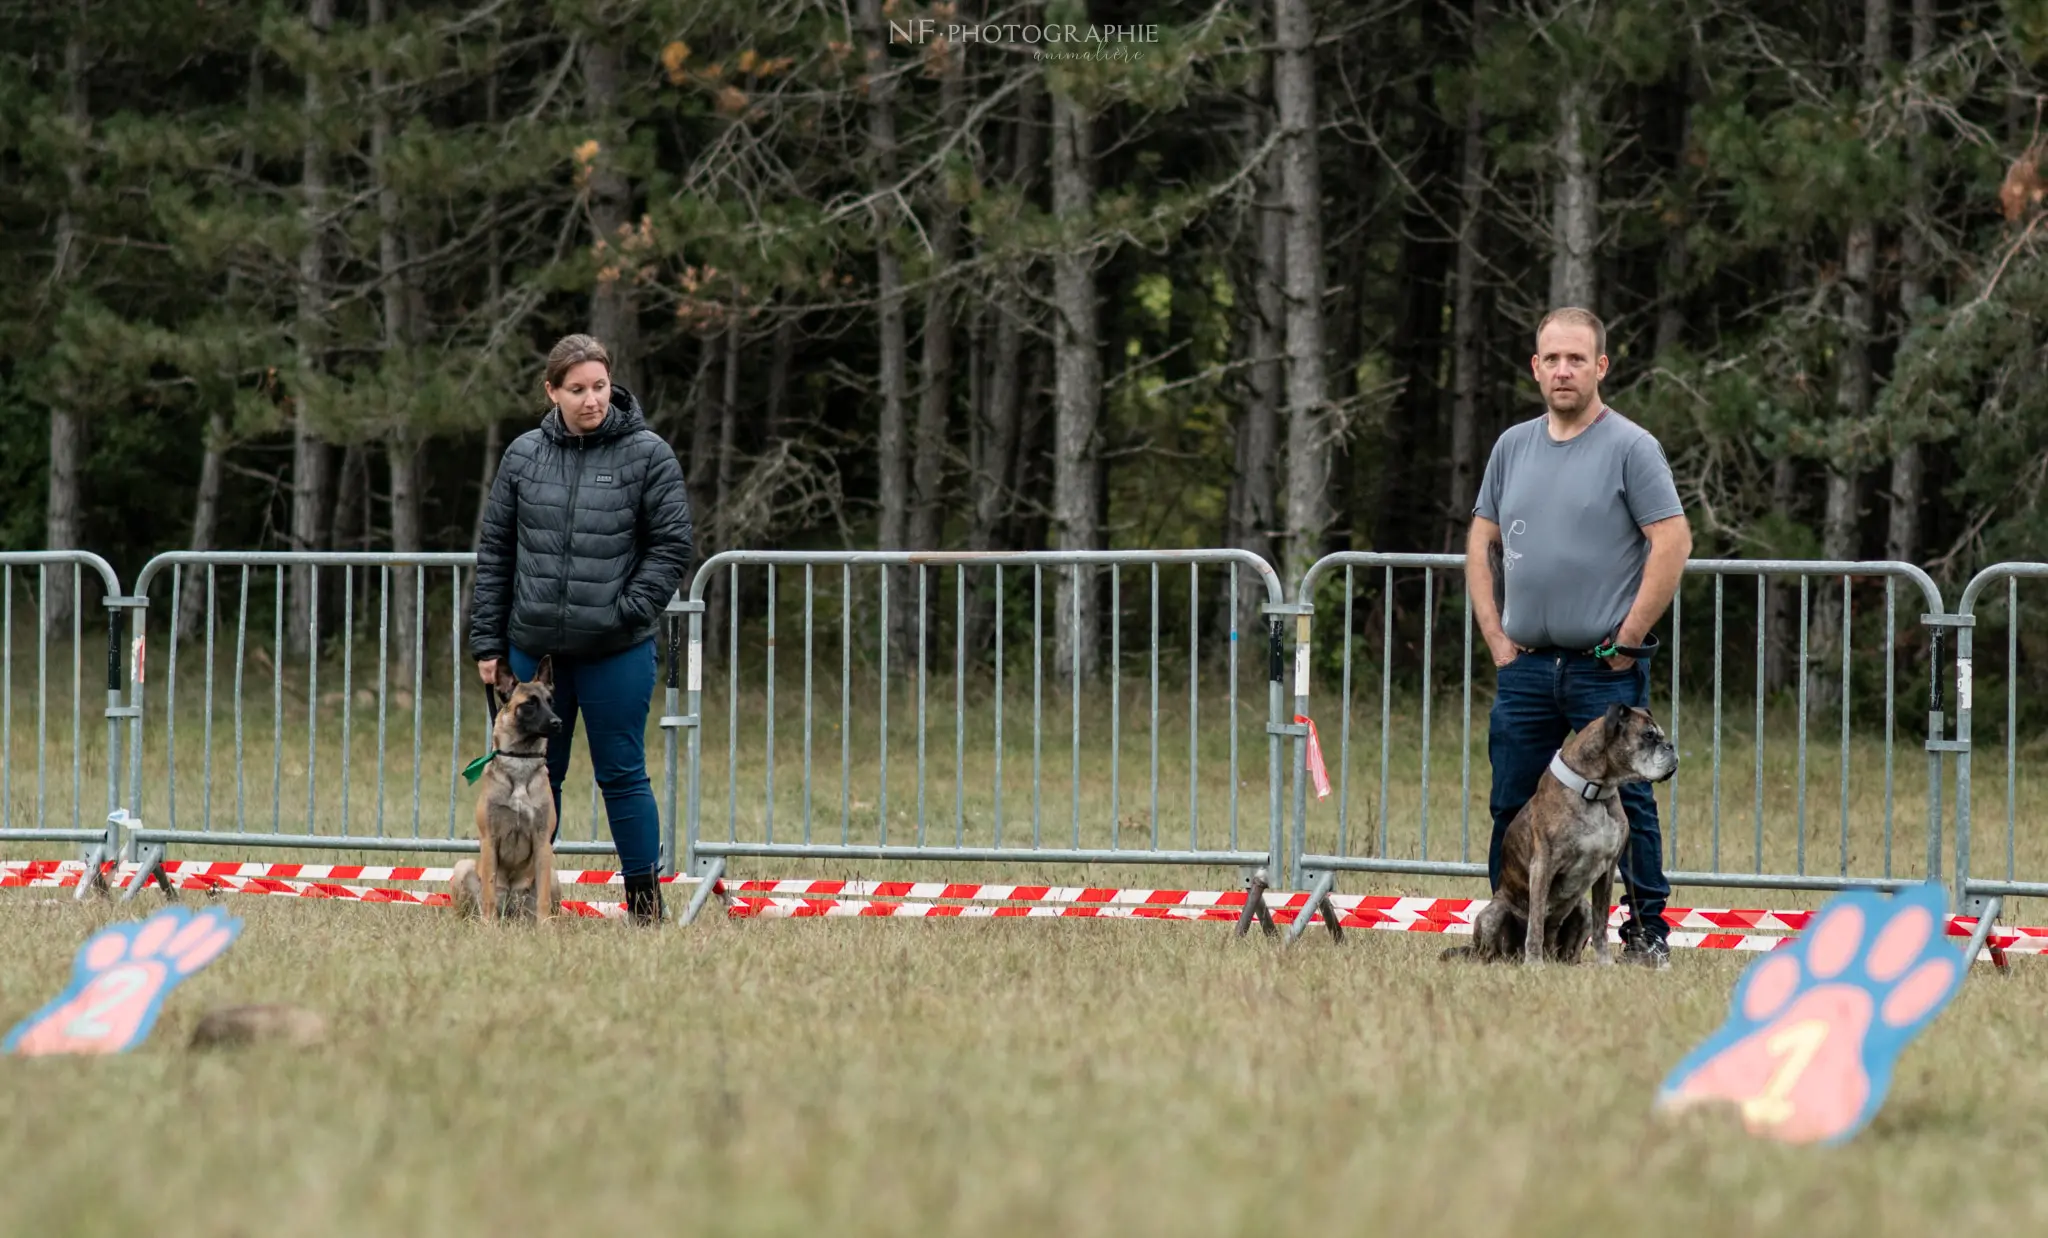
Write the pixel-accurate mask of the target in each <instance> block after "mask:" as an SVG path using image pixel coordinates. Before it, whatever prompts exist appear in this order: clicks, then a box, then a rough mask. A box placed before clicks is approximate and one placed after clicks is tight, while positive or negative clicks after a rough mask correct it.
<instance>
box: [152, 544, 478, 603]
mask: <svg viewBox="0 0 2048 1238" xmlns="http://www.w3.org/2000/svg"><path fill="white" fill-rule="evenodd" d="M187 563H190V564H195V565H199V566H210V567H475V566H476V556H475V555H474V554H472V553H470V552H469V551H466V550H461V551H456V550H422V551H409V552H404V553H399V552H387V551H378V550H334V551H326V550H167V551H165V552H164V553H162V554H160V555H156V556H154V557H153V558H151V559H150V561H149V562H147V563H145V564H143V565H142V571H141V573H140V574H139V575H137V576H136V578H135V593H136V596H138V597H140V596H143V595H145V594H147V593H148V592H149V585H150V582H151V581H152V580H154V579H156V577H157V575H158V574H159V573H160V572H162V571H163V570H164V569H165V568H167V567H171V566H174V565H179V564H187Z"/></svg>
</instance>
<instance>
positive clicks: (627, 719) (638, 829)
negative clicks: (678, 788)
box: [511, 640, 661, 877]
mask: <svg viewBox="0 0 2048 1238" xmlns="http://www.w3.org/2000/svg"><path fill="white" fill-rule="evenodd" d="M511 663H512V673H513V674H514V675H517V676H518V677H519V678H520V679H522V680H524V679H530V678H532V677H533V672H534V669H535V668H536V667H537V666H539V665H540V659H539V658H537V657H535V656H534V655H532V654H530V653H528V652H526V651H525V650H524V649H520V648H518V647H517V646H514V647H513V648H512V650H511ZM554 672H555V714H556V716H558V717H560V718H561V720H562V730H561V733H560V734H557V735H554V736H551V737H550V738H549V739H548V782H549V783H550V784H551V785H552V786H553V787H554V789H555V822H556V832H557V833H560V830H561V820H562V779H563V778H564V777H566V776H567V775H568V773H569V745H570V743H572V742H573V741H574V740H575V738H576V715H577V714H579V713H580V714H582V715H583V724H584V731H585V734H587V735H588V736H589V737H590V738H589V743H590V764H591V766H592V767H593V768H594V769H595V770H596V772H597V785H598V789H600V790H602V791H603V792H604V810H605V816H606V817H608V818H609V819H610V820H611V826H612V845H613V846H615V847H617V848H618V849H619V871H620V872H621V873H623V874H624V875H626V876H628V877H635V876H639V875H641V874H644V873H652V872H654V871H655V870H657V869H658V868H659V867H660V866H661V814H660V812H659V811H658V810H657V809H656V808H655V806H654V788H653V787H652V786H651V785H650V784H649V783H648V781H647V708H648V704H649V702H650V701H652V699H653V697H654V642H653V641H652V640H647V641H643V642H641V643H640V644H638V645H635V646H633V647H632V648H631V649H628V650H626V651H625V652H623V653H615V654H612V655H611V656H609V657H604V658H591V659H578V658H560V657H558V658H556V659H555V663H554Z"/></svg>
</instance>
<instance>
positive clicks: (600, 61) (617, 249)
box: [583, 34, 651, 412]
mask: <svg viewBox="0 0 2048 1238" xmlns="http://www.w3.org/2000/svg"><path fill="white" fill-rule="evenodd" d="M620 58H621V52H620V47H619V43H618V42H617V41H616V40H615V39H614V38H613V37H611V35H610V34H607V35H605V36H603V37H599V38H594V39H591V40H590V41H588V42H586V43H585V44H584V45H583V102H584V108H585V111H586V112H587V114H588V115H589V118H590V123H591V125H592V126H593V127H594V128H595V129H596V130H597V131H598V132H599V133H602V134H604V135H605V138H604V141H603V143H602V145H601V146H600V147H599V150H598V153H597V157H596V158H595V160H593V162H592V165H591V174H590V238H591V244H592V246H593V247H595V248H597V250H598V252H599V254H600V256H601V260H600V262H599V264H598V266H599V274H598V280H597V287H596V288H595V289H594V290H593V291H592V292H591V295H590V333H591V334H592V335H594V336H596V337H597V338H598V341H599V342H600V343H602V344H603V345H604V346H605V348H606V350H607V351H609V352H610V353H611V357H612V377H613V379H614V380H616V381H617V382H618V384H619V385H620V386H622V387H625V388H626V389H627V390H628V391H631V392H633V393H634V394H635V395H637V396H641V397H643V398H645V397H646V395H647V393H646V392H644V391H641V390H640V374H641V367H640V329H639V328H640V320H639V308H638V305H637V304H636V301H635V298H634V296H633V271H632V263H631V262H630V261H628V260H627V255H626V254H625V253H624V252H623V246H624V242H625V240H626V237H627V236H628V235H630V234H631V232H632V222H631V220H632V207H633V193H632V186H630V185H629V184H627V182H626V174H625V173H624V172H623V171H621V170H620V168H619V155H620V152H621V150H622V149H623V148H624V146H625V141H626V126H625V124H624V122H623V121H622V120H621V119H620V107H619V94H620V90H621V79H623V78H624V76H625V72H624V70H623V69H622V68H621V66H620ZM643 407H644V406H643ZM649 411H650V412H651V410H649Z"/></svg>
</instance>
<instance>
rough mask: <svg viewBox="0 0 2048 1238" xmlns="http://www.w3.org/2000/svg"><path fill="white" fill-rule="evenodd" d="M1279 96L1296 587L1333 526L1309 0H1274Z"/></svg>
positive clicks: (1290, 528)
mask: <svg viewBox="0 0 2048 1238" xmlns="http://www.w3.org/2000/svg"><path fill="white" fill-rule="evenodd" d="M1273 29H1274V35H1275V42H1276V43H1278V45H1279V48H1280V50H1279V55H1278V58H1277V60H1276V62H1275V65H1274V70H1273V94H1274V100H1275V103H1276V104H1277V106H1278V108H1279V113H1280V127H1281V130H1282V131H1283V132H1284V133H1285V134H1286V135H1287V136H1286V139H1285V140H1284V141H1283V142H1282V143H1281V145H1280V149H1279V155H1280V168H1281V177H1280V194H1281V201H1282V204H1283V205H1284V206H1285V208H1286V217H1285V223H1284V228H1285V233H1286V249H1287V255H1286V280H1287V284H1286V293H1287V563H1286V564H1285V566H1284V568H1283V572H1282V575H1283V577H1284V578H1285V579H1286V580H1287V581H1288V582H1289V583H1290V585H1291V584H1292V583H1293V582H1295V581H1298V580H1300V579H1301V576H1302V574H1303V573H1304V572H1306V571H1307V570H1308V568H1309V566H1310V565H1311V564H1313V563H1314V562H1315V560H1316V558H1317V557H1318V556H1320V555H1321V554H1322V550H1323V540H1324V538H1325V537H1326V536H1327V534H1328V530H1329V525H1330V493H1329V491H1330V462H1329V456H1330V450H1331V447H1332V441H1331V440H1332V438H1333V435H1332V434H1331V432H1330V411H1329V408H1328V405H1327V401H1326V395H1327V387H1326V383H1325V380H1324V376H1323V214H1322V211H1323V207H1322V178H1321V174H1320V171H1319V169H1318V167H1317V164H1316V160H1317V139H1316V74H1315V21H1314V15H1313V13H1312V12H1311V10H1310V6H1309V3H1308V0H1274V3H1273Z"/></svg>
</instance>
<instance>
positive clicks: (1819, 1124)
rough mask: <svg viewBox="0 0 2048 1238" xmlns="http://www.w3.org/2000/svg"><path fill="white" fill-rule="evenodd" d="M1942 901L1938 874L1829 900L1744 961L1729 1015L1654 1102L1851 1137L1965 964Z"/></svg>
mask: <svg viewBox="0 0 2048 1238" xmlns="http://www.w3.org/2000/svg"><path fill="white" fill-rule="evenodd" d="M1947 912H1948V895H1947V894H1946V892H1945V891H1943V889H1942V888H1941V886H1939V885H1938V884H1933V883H1929V884H1926V885H1921V886H1916V887H1914V888H1912V889H1909V890H1906V891H1904V892H1902V893H1900V894H1899V895H1897V896H1896V897H1893V898H1886V897H1884V896H1882V895H1879V894H1875V893H1870V892H1866V891H1855V892H1852V893H1847V894H1841V895H1838V896H1836V897H1835V898H1832V899H1830V900H1828V902H1827V904H1826V905H1825V906H1823V907H1822V908H1821V909H1820V910H1819V911H1818V912H1816V913H1815V914H1814V917H1813V919H1812V920H1811V921H1810V922H1809V923H1808V925H1807V928H1806V932H1805V933H1804V934H1802V935H1801V936H1800V938H1799V940H1798V941H1797V942H1796V943H1794V944H1793V945H1791V946H1788V947H1785V948H1783V949H1779V950H1774V951H1772V952H1771V953H1769V954H1767V955H1765V956H1763V957H1762V958H1760V959H1758V960H1757V961H1756V962H1755V963H1754V964H1752V965H1751V966H1750V968H1749V970H1748V971H1746V972H1744V973H1743V976H1742V979H1741V980H1740V981H1739V982H1738V983H1737V984H1736V986H1735V993H1734V996H1733V998H1732V1000H1731V1002H1730V1006H1729V1011H1728V1020H1727V1022H1726V1023H1724V1024H1722V1026H1721V1029H1720V1030H1719V1031H1717V1032H1715V1033H1714V1034H1713V1035H1712V1036H1710V1037H1708V1038H1707V1041H1706V1043H1704V1044H1702V1045H1701V1046H1700V1047H1699V1048H1697V1049H1695V1050H1693V1051H1692V1052H1691V1053H1690V1054H1688V1055H1687V1056H1686V1058H1685V1060H1684V1061H1682V1062H1680V1063H1679V1064H1678V1067H1677V1069H1675V1070H1673V1071H1672V1072H1671V1075H1670V1077H1669V1078H1667V1079H1665V1080H1664V1085H1663V1087H1662V1088H1660V1089H1659V1090H1658V1094H1657V1108H1658V1109H1660V1110H1665V1111H1677V1110H1683V1109H1687V1108H1691V1107H1693V1106H1697V1105H1703V1104H1713V1103H1721V1104H1730V1105H1734V1106H1735V1107H1736V1109H1737V1110H1738V1111H1739V1112H1740V1113H1741V1115H1742V1123H1743V1126H1744V1128H1745V1129H1747V1130H1748V1132H1749V1133H1750V1134H1752V1135H1757V1136H1761V1137H1764V1138H1770V1139H1777V1140H1781V1141H1784V1142H1787V1143H1822V1144H1837V1143H1842V1142H1845V1141H1846V1140H1848V1139H1850V1138H1851V1137H1853V1136H1854V1135H1855V1134H1856V1133H1857V1132H1858V1131H1860V1130H1862V1129H1863V1128H1864V1126H1866V1125H1867V1124H1868V1123H1869V1122H1870V1119H1871V1118H1872V1116H1874V1115H1875V1114H1876V1113H1877V1111H1878V1108H1879V1107H1880V1106H1882V1105H1883V1104H1884V1098H1885V1093H1886V1092H1887V1091H1888V1090H1889V1089H1890V1087H1891V1080H1892V1066H1893V1064H1894V1063H1895V1062H1897V1061H1898V1057H1899V1053H1900V1051H1901V1050H1903V1049H1904V1048H1905V1047H1906V1045H1907V1044H1908V1043H1909V1042H1910V1041H1911V1040H1912V1039H1913V1037H1914V1036H1916V1035H1918V1034H1919V1033H1920V1031H1921V1029H1922V1028H1924V1027H1926V1026H1927V1024H1928V1023H1930V1022H1931V1021H1933V1019H1934V1016H1935V1015H1936V1014H1938V1013H1940V1011H1941V1009H1942V1007H1944V1006H1946V1005H1947V1004H1948V1003H1949V1000H1950V999H1951V998H1953V997H1954V996H1955V992H1956V989H1957V988H1958V987H1960V986H1961V984H1962V981H1963V976H1964V974H1965V973H1966V972H1967V970H1968V962H1969V961H1968V960H1967V959H1965V958H1964V957H1963V951H1962V950H1961V948H1959V947H1957V946H1954V945H1951V944H1950V943H1949V942H1948V941H1947V940H1946V939H1945V938H1944V936H1943V930H1944V927H1945V924H1946V919H1947Z"/></svg>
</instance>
